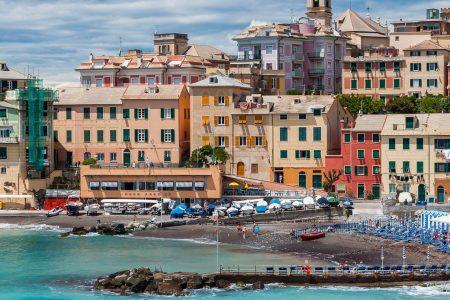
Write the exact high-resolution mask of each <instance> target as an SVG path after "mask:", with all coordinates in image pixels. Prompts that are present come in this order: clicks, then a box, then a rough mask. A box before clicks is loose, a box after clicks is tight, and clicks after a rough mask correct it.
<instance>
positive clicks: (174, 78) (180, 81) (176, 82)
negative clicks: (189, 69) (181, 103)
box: [172, 77, 183, 84]
mask: <svg viewBox="0 0 450 300" xmlns="http://www.w3.org/2000/svg"><path fill="white" fill-rule="evenodd" d="M182 82H183V81H182V80H181V77H173V83H172V84H181V83H182Z"/></svg>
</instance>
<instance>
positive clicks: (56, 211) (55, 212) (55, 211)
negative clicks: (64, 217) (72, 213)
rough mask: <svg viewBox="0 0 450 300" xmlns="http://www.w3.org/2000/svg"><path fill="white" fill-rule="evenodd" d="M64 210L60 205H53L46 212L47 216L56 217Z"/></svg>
mask: <svg viewBox="0 0 450 300" xmlns="http://www.w3.org/2000/svg"><path fill="white" fill-rule="evenodd" d="M63 211H64V209H62V208H61V207H55V208H54V209H52V210H50V211H48V213H47V214H46V216H47V218H50V217H56V216H58V215H59V214H60V213H62V212H63Z"/></svg>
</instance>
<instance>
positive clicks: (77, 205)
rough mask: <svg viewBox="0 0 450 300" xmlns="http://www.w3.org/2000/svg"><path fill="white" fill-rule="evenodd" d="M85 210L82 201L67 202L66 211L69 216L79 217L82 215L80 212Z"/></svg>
mask: <svg viewBox="0 0 450 300" xmlns="http://www.w3.org/2000/svg"><path fill="white" fill-rule="evenodd" d="M82 208H83V203H81V202H80V201H71V202H67V204H66V209H67V215H68V216H78V215H79V214H80V210H81V209H82Z"/></svg>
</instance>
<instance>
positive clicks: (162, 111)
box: [161, 108, 165, 119]
mask: <svg viewBox="0 0 450 300" xmlns="http://www.w3.org/2000/svg"><path fill="white" fill-rule="evenodd" d="M164 117H165V114H164V108H161V119H164Z"/></svg>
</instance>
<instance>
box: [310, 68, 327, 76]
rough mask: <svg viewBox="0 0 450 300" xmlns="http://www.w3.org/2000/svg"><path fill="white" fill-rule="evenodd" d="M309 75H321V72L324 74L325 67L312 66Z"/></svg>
mask: <svg viewBox="0 0 450 300" xmlns="http://www.w3.org/2000/svg"><path fill="white" fill-rule="evenodd" d="M308 73H309V76H321V75H323V74H325V69H324V68H313V69H311V70H309V72H308Z"/></svg>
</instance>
